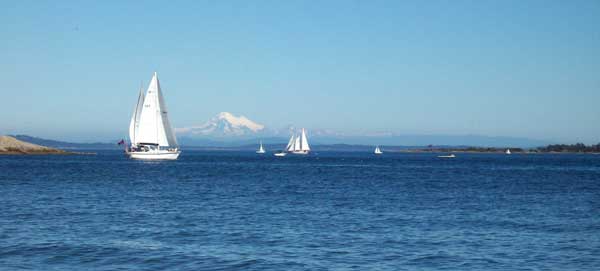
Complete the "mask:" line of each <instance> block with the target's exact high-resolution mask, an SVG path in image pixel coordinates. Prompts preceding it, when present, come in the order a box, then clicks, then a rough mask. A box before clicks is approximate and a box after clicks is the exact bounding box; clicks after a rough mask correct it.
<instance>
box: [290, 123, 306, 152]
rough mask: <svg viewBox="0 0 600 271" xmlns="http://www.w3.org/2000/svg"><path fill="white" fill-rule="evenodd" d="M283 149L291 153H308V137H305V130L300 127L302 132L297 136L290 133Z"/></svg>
mask: <svg viewBox="0 0 600 271" xmlns="http://www.w3.org/2000/svg"><path fill="white" fill-rule="evenodd" d="M285 150H286V151H287V152H289V153H293V154H308V153H309V152H310V146H309V145H308V138H307V137H306V131H305V130H304V128H302V132H301V133H300V135H299V136H296V135H292V137H290V141H289V142H288V144H287V146H286V147H285Z"/></svg>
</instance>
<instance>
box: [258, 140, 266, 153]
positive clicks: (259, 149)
mask: <svg viewBox="0 0 600 271" xmlns="http://www.w3.org/2000/svg"><path fill="white" fill-rule="evenodd" d="M265 152H266V151H265V148H263V145H262V141H261V142H260V147H259V148H258V150H257V151H256V153H258V154H263V153H265Z"/></svg>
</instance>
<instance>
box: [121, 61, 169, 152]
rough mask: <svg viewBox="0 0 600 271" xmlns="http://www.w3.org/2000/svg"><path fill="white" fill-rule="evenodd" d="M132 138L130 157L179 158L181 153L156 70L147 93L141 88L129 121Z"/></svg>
mask: <svg viewBox="0 0 600 271" xmlns="http://www.w3.org/2000/svg"><path fill="white" fill-rule="evenodd" d="M129 139H130V141H131V147H129V148H127V149H126V150H125V152H126V153H127V155H129V157H130V158H134V159H145V160H175V159H177V158H178V157H179V154H180V153H181V151H180V150H179V145H178V144H177V139H176V138H175V133H174V132H173V128H172V127H171V123H170V122H169V117H168V115H167V106H166V104H165V99H164V98H163V95H162V91H161V89H160V83H159V81H158V75H157V74H156V72H155V73H154V76H152V80H150V85H149V86H148V89H147V90H146V92H145V93H144V92H143V91H142V89H140V94H139V96H138V101H137V103H136V105H135V109H134V111H133V116H131V122H130V123H129Z"/></svg>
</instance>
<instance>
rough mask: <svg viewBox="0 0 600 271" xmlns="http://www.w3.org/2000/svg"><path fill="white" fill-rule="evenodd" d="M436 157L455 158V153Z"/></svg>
mask: <svg viewBox="0 0 600 271" xmlns="http://www.w3.org/2000/svg"><path fill="white" fill-rule="evenodd" d="M438 158H456V155H454V153H452V154H450V155H438Z"/></svg>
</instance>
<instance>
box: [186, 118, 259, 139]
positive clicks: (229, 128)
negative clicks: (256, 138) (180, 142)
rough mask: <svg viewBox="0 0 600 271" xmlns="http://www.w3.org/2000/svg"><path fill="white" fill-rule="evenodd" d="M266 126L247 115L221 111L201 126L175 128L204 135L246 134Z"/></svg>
mask: <svg viewBox="0 0 600 271" xmlns="http://www.w3.org/2000/svg"><path fill="white" fill-rule="evenodd" d="M264 129H265V126H264V125H262V124H259V123H256V122H254V121H252V120H250V119H248V118H246V117H245V116H239V117H238V116H235V115H234V114H232V113H229V112H221V113H219V114H217V115H216V116H215V117H213V118H211V119H210V120H208V121H207V122H206V123H204V124H202V125H200V126H192V127H184V128H177V129H175V130H176V132H177V133H181V134H188V135H204V136H245V135H252V134H256V133H259V132H262V131H263V130H264Z"/></svg>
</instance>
